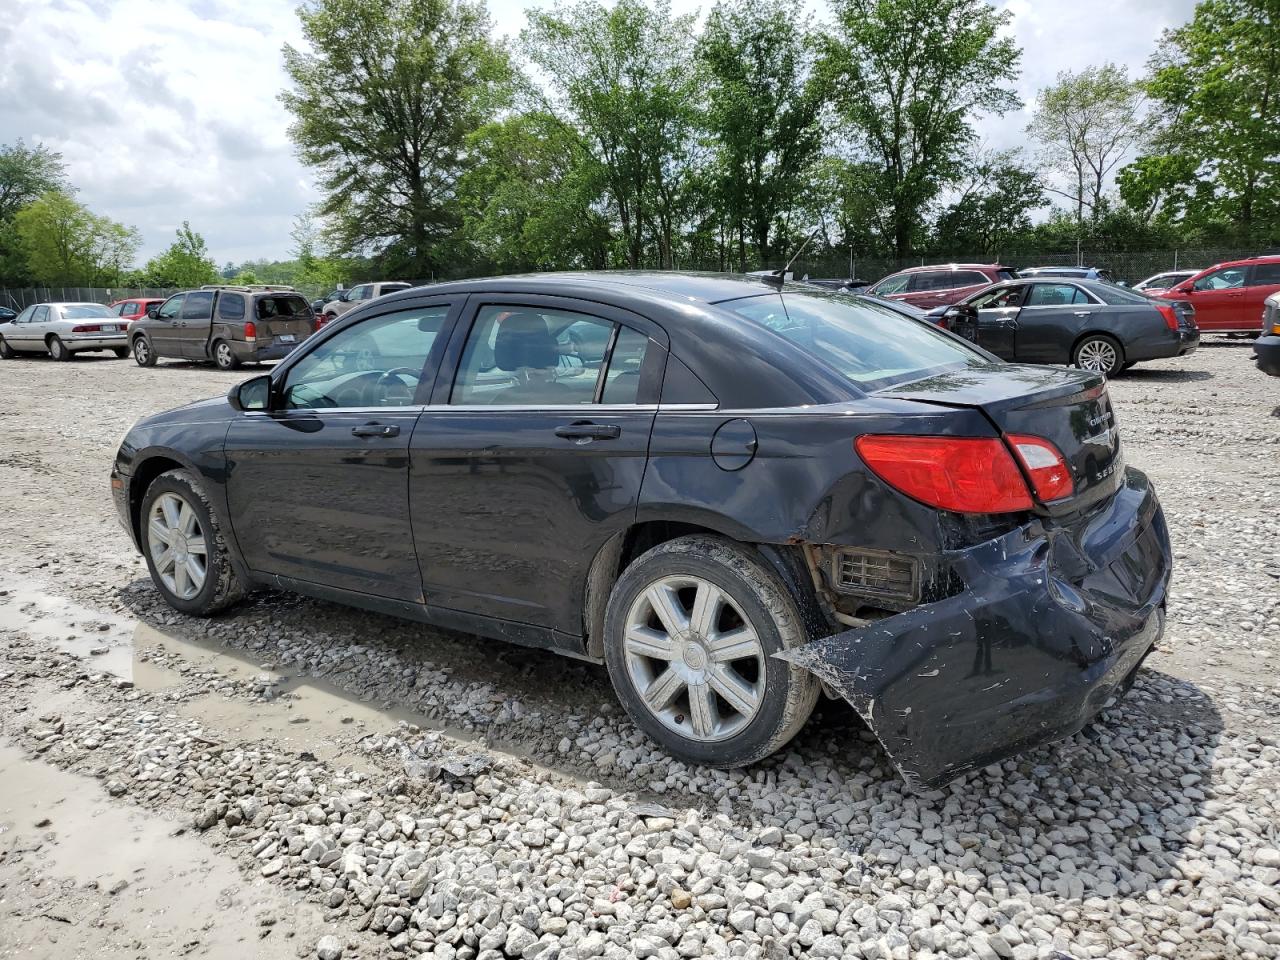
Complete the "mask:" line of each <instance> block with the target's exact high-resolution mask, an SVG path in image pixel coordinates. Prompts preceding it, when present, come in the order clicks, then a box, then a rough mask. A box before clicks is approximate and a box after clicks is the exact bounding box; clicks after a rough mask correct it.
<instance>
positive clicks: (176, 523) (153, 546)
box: [147, 493, 209, 600]
mask: <svg viewBox="0 0 1280 960" xmlns="http://www.w3.org/2000/svg"><path fill="white" fill-rule="evenodd" d="M147 546H148V549H149V550H150V551H151V561H152V563H154V564H155V568H156V574H157V575H158V576H159V577H160V580H161V582H163V583H164V585H165V588H166V589H167V590H169V591H170V592H171V593H172V594H173V595H174V596H176V597H178V598H179V599H180V600H192V599H194V598H195V597H196V596H197V595H198V594H199V593H200V591H201V590H203V589H204V582H205V579H206V578H207V577H208V575H209V543H208V539H207V538H206V536H205V532H204V528H203V527H202V526H201V524H200V518H199V516H198V515H197V514H196V511H195V508H193V507H192V506H191V504H189V503H187V501H186V500H184V499H183V498H182V497H180V496H178V495H177V494H176V493H165V494H162V495H161V496H160V497H158V498H156V502H155V503H154V504H152V505H151V515H150V517H148V518H147Z"/></svg>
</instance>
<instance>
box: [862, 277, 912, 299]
mask: <svg viewBox="0 0 1280 960" xmlns="http://www.w3.org/2000/svg"><path fill="white" fill-rule="evenodd" d="M910 282H911V274H909V273H902V274H899V275H898V276H896V277H885V278H884V279H883V280H881V281H880V282H879V283H877V284H876V285H875V286H874V287H872V288H871V292H872V293H874V294H876V296H880V297H883V296H885V295H887V294H890V293H905V292H906V290H907V284H908V283H910Z"/></svg>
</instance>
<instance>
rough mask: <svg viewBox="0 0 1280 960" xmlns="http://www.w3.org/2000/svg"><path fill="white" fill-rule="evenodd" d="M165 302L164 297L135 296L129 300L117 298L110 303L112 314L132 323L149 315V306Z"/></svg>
mask: <svg viewBox="0 0 1280 960" xmlns="http://www.w3.org/2000/svg"><path fill="white" fill-rule="evenodd" d="M162 303H164V297H133V298H130V299H129V300H117V301H116V302H115V303H113V304H111V305H110V310H111V315H112V316H114V317H119V318H120V319H122V320H128V321H129V322H130V323H132V322H133V321H134V320H141V319H142V318H143V317H145V316H146V315H147V308H148V307H153V306H159V305H160V304H162Z"/></svg>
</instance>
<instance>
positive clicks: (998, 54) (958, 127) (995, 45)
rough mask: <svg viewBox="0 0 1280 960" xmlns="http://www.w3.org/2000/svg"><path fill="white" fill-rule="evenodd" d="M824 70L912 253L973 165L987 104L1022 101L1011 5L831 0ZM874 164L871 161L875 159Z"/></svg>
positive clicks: (895, 238) (887, 220) (888, 220)
mask: <svg viewBox="0 0 1280 960" xmlns="http://www.w3.org/2000/svg"><path fill="white" fill-rule="evenodd" d="M832 7H833V12H834V13H835V21H836V22H835V29H834V31H833V33H832V34H831V35H830V36H828V37H826V38H825V40H824V48H825V49H824V53H823V70H824V74H825V76H826V78H827V80H828V82H829V83H830V84H831V87H830V89H831V90H832V91H833V98H834V103H835V106H836V109H837V111H838V112H839V114H840V116H841V118H842V119H843V121H844V125H845V132H846V133H847V135H848V136H849V137H850V139H851V140H852V141H853V143H854V144H855V145H856V146H857V147H858V148H860V153H859V156H858V159H859V160H861V161H864V163H865V164H869V165H874V169H875V171H876V175H875V177H874V178H869V179H868V180H867V183H866V187H867V188H868V189H870V190H871V191H872V192H873V195H874V198H875V200H876V206H877V208H878V209H879V210H880V211H881V213H880V217H879V222H880V230H881V232H882V234H883V235H884V237H885V238H886V240H887V241H888V242H889V244H890V245H891V246H892V249H893V251H894V253H895V254H896V255H897V256H899V257H904V256H906V255H907V254H909V253H910V252H911V250H912V247H913V246H914V244H915V243H916V242H917V240H918V238H919V237H920V235H921V231H922V228H923V226H924V223H925V218H926V213H927V210H928V207H929V205H930V204H932V203H933V202H934V201H935V200H936V199H937V198H938V196H939V195H940V194H941V192H942V191H943V190H944V188H945V187H946V186H947V185H949V184H951V183H953V182H954V181H956V180H957V179H958V177H959V176H960V175H961V174H962V172H963V171H964V169H965V166H966V163H965V160H966V155H967V153H968V152H970V151H971V149H972V146H973V143H974V139H975V135H974V132H973V128H972V126H971V124H972V123H973V121H974V119H976V117H977V116H978V114H980V113H984V112H985V113H990V114H995V115H1002V114H1004V113H1006V112H1007V111H1009V110H1012V109H1014V108H1016V107H1017V106H1018V104H1019V101H1018V98H1017V96H1016V95H1015V94H1014V92H1013V90H1011V89H1010V88H1009V86H1008V85H1009V84H1011V83H1012V82H1013V80H1014V79H1015V78H1016V76H1017V72H1018V59H1019V57H1020V55H1021V51H1020V50H1019V49H1018V48H1017V47H1016V46H1015V45H1014V43H1013V41H1012V40H1010V39H1009V38H1007V37H1004V36H1002V35H1001V34H1002V32H1003V31H1004V28H1005V26H1006V25H1007V23H1008V22H1009V18H1010V14H1009V13H1008V12H1007V11H1005V12H997V11H996V10H995V9H994V8H992V7H991V6H989V5H988V4H987V3H985V2H984V0H833V4H832ZM867 169H869V168H867Z"/></svg>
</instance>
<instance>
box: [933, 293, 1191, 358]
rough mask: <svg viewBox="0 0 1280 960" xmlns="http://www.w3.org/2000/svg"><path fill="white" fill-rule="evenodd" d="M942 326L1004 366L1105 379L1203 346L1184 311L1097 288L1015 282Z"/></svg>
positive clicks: (980, 296)
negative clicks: (1066, 367) (1092, 373)
mask: <svg viewBox="0 0 1280 960" xmlns="http://www.w3.org/2000/svg"><path fill="white" fill-rule="evenodd" d="M930 315H931V316H933V317H935V318H937V319H938V321H939V323H941V324H942V325H943V326H945V327H947V328H948V329H950V330H953V331H954V332H956V333H957V334H959V335H961V336H963V337H965V338H966V339H968V340H972V341H973V342H974V343H977V344H978V345H980V346H981V347H983V348H984V349H986V350H990V351H991V352H992V353H994V354H995V355H996V356H998V357H1003V358H1004V359H1006V360H1018V361H1021V362H1024V363H1069V364H1072V365H1074V366H1077V367H1080V368H1081V369H1084V370H1096V371H1098V372H1099V373H1105V374H1107V375H1108V376H1111V375H1113V374H1116V373H1119V372H1120V371H1121V370H1124V369H1127V368H1129V367H1131V366H1133V365H1134V364H1135V363H1141V362H1142V361H1143V360H1156V359H1159V358H1161V357H1180V356H1184V355H1185V354H1188V353H1191V352H1193V351H1194V350H1195V349H1196V347H1197V346H1198V345H1199V343H1200V331H1199V329H1198V328H1197V327H1196V322H1195V310H1194V309H1193V308H1191V306H1190V304H1187V303H1170V302H1168V301H1165V300H1158V299H1153V298H1151V297H1145V296H1142V295H1141V294H1138V293H1134V292H1133V291H1132V290H1125V289H1123V288H1121V287H1117V286H1115V285H1114V284H1110V283H1103V282H1100V281H1096V280H1013V281H1010V282H1007V283H1000V284H996V285H995V286H992V287H988V288H987V289H986V290H983V291H982V292H981V293H977V294H974V295H973V296H970V297H967V298H965V299H964V300H962V301H961V302H960V303H958V304H955V305H953V306H951V307H947V308H945V309H938V310H933V311H930Z"/></svg>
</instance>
